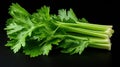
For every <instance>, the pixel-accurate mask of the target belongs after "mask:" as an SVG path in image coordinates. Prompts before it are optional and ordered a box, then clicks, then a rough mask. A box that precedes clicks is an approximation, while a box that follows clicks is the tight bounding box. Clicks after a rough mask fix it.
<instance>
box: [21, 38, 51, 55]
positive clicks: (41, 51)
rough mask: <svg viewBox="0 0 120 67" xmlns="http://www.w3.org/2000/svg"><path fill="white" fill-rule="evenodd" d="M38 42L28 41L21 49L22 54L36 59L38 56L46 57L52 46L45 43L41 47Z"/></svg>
mask: <svg viewBox="0 0 120 67" xmlns="http://www.w3.org/2000/svg"><path fill="white" fill-rule="evenodd" d="M40 44H41V42H40V41H37V40H28V41H27V45H26V46H25V47H24V49H23V53H25V54H26V55H30V57H36V56H39V55H48V54H49V52H50V50H52V45H51V44H50V43H45V44H44V45H41V46H40Z"/></svg>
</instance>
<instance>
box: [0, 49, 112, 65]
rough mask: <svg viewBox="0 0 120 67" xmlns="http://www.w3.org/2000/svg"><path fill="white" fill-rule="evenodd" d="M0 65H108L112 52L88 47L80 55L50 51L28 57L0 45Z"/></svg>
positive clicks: (110, 62)
mask: <svg viewBox="0 0 120 67" xmlns="http://www.w3.org/2000/svg"><path fill="white" fill-rule="evenodd" d="M0 65H1V66H2V67H18V66H19V67H41V66H42V67H69V66H70V67H81V66H82V67H87V66H89V67H110V66H111V65H112V54H111V52H108V51H104V50H98V49H92V48H88V49H86V50H85V51H84V52H83V54H82V55H77V54H76V55H67V54H60V53H59V52H56V51H52V52H51V53H50V54H49V55H48V56H38V57H36V58H30V57H29V56H26V55H24V54H23V53H22V52H18V53H16V54H14V53H13V52H12V51H11V50H10V49H9V48H6V47H0Z"/></svg>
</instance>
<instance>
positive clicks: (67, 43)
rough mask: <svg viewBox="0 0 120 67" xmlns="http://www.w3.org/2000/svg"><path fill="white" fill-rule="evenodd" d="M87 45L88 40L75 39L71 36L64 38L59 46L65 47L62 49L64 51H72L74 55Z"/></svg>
mask: <svg viewBox="0 0 120 67" xmlns="http://www.w3.org/2000/svg"><path fill="white" fill-rule="evenodd" d="M87 45H88V41H86V40H78V39H77V40H75V39H73V38H69V39H65V40H63V41H62V42H61V44H60V46H59V47H61V48H63V49H62V50H61V52H62V53H70V54H71V55H72V54H75V53H79V54H81V53H82V52H83V51H84V49H85V48H86V47H87Z"/></svg>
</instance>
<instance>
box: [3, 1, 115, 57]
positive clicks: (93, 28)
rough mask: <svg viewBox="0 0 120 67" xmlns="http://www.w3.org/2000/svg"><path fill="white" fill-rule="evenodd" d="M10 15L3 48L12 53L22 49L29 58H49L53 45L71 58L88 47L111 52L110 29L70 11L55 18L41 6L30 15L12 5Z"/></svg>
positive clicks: (112, 31)
mask: <svg viewBox="0 0 120 67" xmlns="http://www.w3.org/2000/svg"><path fill="white" fill-rule="evenodd" d="M9 14H10V15H11V16H12V18H9V19H8V20H7V23H6V28H5V30H6V31H7V35H8V38H9V41H8V43H7V44H6V46H8V47H10V48H11V49H12V50H13V51H14V53H16V52H18V51H19V50H20V49H21V48H22V49H23V53H25V54H26V55H30V57H36V56H39V55H48V54H49V52H50V50H52V45H56V47H58V48H62V49H61V52H62V53H70V54H75V53H79V54H81V53H82V52H83V51H84V49H85V48H87V47H93V48H100V49H107V50H111V42H110V38H111V36H112V34H113V33H114V30H113V29H112V27H113V26H112V25H100V24H93V23H89V22H88V21H87V20H86V19H85V18H82V19H78V18H77V17H76V15H75V13H74V12H73V10H72V9H70V10H68V11H66V10H65V9H60V10H58V15H56V14H50V8H49V7H46V6H43V7H42V8H41V9H38V10H37V12H35V13H33V14H30V13H28V11H26V10H25V9H24V8H22V7H21V6H20V5H19V4H18V3H13V4H12V5H11V6H10V8H9Z"/></svg>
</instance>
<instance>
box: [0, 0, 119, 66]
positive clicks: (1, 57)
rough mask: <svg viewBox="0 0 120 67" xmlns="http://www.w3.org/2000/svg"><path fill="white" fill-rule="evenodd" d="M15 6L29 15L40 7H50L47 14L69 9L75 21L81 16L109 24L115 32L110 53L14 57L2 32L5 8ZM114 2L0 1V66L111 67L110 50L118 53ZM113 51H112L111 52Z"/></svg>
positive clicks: (71, 0)
mask: <svg viewBox="0 0 120 67" xmlns="http://www.w3.org/2000/svg"><path fill="white" fill-rule="evenodd" d="M16 2H17V3H19V4H20V5H21V6H22V7H24V8H25V9H26V10H28V11H29V12H30V13H32V12H35V11H36V9H39V8H40V7H42V6H43V5H47V6H50V9H51V13H56V14H57V10H58V9H62V8H64V9H69V8H72V9H73V10H74V12H75V14H76V15H77V17H78V18H82V17H85V18H86V19H87V20H88V21H89V22H91V23H98V24H105V25H113V29H114V30H115V33H114V34H113V36H112V38H111V42H112V50H111V51H106V50H99V49H93V48H87V49H86V50H85V51H84V52H83V54H82V55H78V54H75V55H67V54H60V53H59V50H53V51H51V53H50V55H49V56H39V57H36V58H29V56H25V55H24V54H22V53H21V52H18V53H16V54H14V53H13V52H12V51H11V50H10V49H9V48H7V47H5V46H4V45H5V43H6V42H7V35H6V32H5V31H4V30H3V28H4V27H5V21H6V19H8V18H9V17H10V16H9V14H8V8H9V6H10V5H11V3H16ZM118 4H119V3H118V2H115V1H104V0H103V1H102V0H96V1H92V0H89V1H85V0H84V1H82V0H3V1H0V67H18V66H20V67H40V66H41V67H65V66H67V67H68V66H69V67H76V66H77V67H81V66H82V67H88V66H89V67H90V66H92V67H111V66H112V60H113V50H116V51H118V49H117V47H118V44H117V40H118V35H119V28H118V27H119V22H120V21H119V17H118V16H119V10H118V9H119V6H118ZM114 48H115V49H114Z"/></svg>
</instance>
